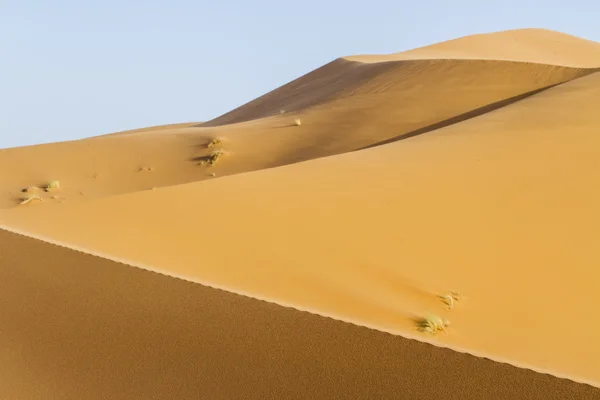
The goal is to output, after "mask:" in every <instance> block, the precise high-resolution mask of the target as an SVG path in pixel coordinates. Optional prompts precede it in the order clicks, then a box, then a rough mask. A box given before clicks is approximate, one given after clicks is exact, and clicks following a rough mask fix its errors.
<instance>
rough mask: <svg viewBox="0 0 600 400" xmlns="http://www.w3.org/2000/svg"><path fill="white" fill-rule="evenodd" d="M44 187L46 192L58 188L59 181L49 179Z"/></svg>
mask: <svg viewBox="0 0 600 400" xmlns="http://www.w3.org/2000/svg"><path fill="white" fill-rule="evenodd" d="M44 189H45V190H46V192H49V191H51V190H55V189H60V181H50V182H48V183H47V184H46V187H45V188H44Z"/></svg>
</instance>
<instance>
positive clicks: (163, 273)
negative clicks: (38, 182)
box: [0, 224, 600, 389]
mask: <svg viewBox="0 0 600 400" xmlns="http://www.w3.org/2000/svg"><path fill="white" fill-rule="evenodd" d="M0 230H3V231H6V232H10V233H13V234H16V235H20V236H23V237H26V238H30V239H34V240H39V241H41V242H44V243H47V244H51V245H54V246H57V247H59V248H64V249H68V250H72V251H76V252H79V253H81V254H85V255H89V256H93V257H97V258H101V259H105V260H108V261H112V262H115V263H118V264H121V265H123V266H125V267H131V268H136V269H140V270H144V271H148V272H152V273H155V274H158V275H161V276H164V277H168V278H172V279H177V280H182V281H186V282H189V283H193V284H197V285H200V286H205V287H208V288H211V289H215V290H220V291H223V292H227V293H231V294H235V295H239V296H243V297H246V298H250V299H254V300H258V301H262V302H266V303H270V304H275V305H278V306H281V307H284V308H289V309H293V310H296V311H299V312H306V313H309V314H313V315H317V316H320V317H324V318H328V319H331V320H334V321H339V322H344V323H348V324H352V325H354V326H357V327H362V328H367V329H370V330H374V331H378V332H382V333H387V334H390V335H393V336H397V337H402V338H404V339H408V340H414V341H418V342H421V343H427V344H429V345H432V346H435V347H437V348H442V349H449V350H452V351H455V352H457V353H461V354H467V355H471V356H474V357H477V358H480V359H485V360H490V361H493V362H496V363H501V364H506V365H510V366H513V367H516V368H519V369H524V370H529V371H532V372H535V373H539V374H545V375H550V376H552V377H556V378H559V379H565V380H569V381H572V382H575V383H578V384H585V385H588V386H591V387H594V388H599V389H600V382H596V381H593V380H589V379H584V378H580V377H576V376H572V375H567V374H561V373H559V372H556V371H553V370H550V369H543V368H538V367H536V366H533V365H528V364H525V363H519V362H514V361H513V360H509V359H505V358H501V357H497V356H490V355H488V354H485V353H481V352H476V351H472V350H469V349H466V348H460V347H457V346H446V345H443V346H442V345H439V344H438V343H436V342H435V341H433V340H427V336H426V335H408V334H406V332H398V331H393V330H386V329H382V328H381V327H379V326H375V325H372V324H368V323H365V322H362V321H357V320H352V319H348V318H344V317H341V316H337V315H330V314H327V313H323V312H321V311H319V310H315V309H309V308H303V307H300V306H298V305H296V304H291V303H286V302H282V301H280V300H278V299H273V298H268V297H262V296H259V295H257V294H255V293H249V292H243V291H239V290H232V289H230V288H227V287H222V286H219V285H214V284H213V283H211V282H206V281H200V280H198V279H196V278H191V277H189V276H184V275H178V274H173V273H172V272H170V271H166V270H161V269H157V268H154V267H152V266H148V265H143V264H140V263H137V262H133V261H131V260H126V259H122V258H118V257H113V256H111V255H110V254H102V253H98V252H94V251H91V250H89V249H86V248H82V247H79V246H73V245H70V244H67V243H63V242H60V241H56V240H53V239H52V238H49V237H45V236H43V235H36V234H32V233H30V232H26V231H23V230H19V229H15V228H12V227H10V226H6V225H2V224H0Z"/></svg>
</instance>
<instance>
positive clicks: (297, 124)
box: [294, 118, 302, 126]
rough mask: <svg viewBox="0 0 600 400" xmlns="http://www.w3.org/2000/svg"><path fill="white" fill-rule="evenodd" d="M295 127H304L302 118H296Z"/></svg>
mask: <svg viewBox="0 0 600 400" xmlns="http://www.w3.org/2000/svg"><path fill="white" fill-rule="evenodd" d="M294 125H296V126H300V125H302V120H301V119H300V118H296V119H295V120H294Z"/></svg>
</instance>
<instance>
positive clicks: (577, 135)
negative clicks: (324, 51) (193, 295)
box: [0, 74, 600, 384]
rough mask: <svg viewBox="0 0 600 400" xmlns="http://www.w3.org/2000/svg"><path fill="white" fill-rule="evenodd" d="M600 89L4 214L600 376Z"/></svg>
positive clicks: (352, 317)
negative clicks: (380, 141) (367, 142)
mask: <svg viewBox="0 0 600 400" xmlns="http://www.w3.org/2000/svg"><path fill="white" fill-rule="evenodd" d="M599 102H600V74H593V75H590V76H587V77H584V78H581V79H578V80H575V81H573V82H569V83H566V84H564V85H561V86H558V87H555V88H552V89H549V90H547V91H545V92H543V93H540V94H538V95H535V96H532V97H530V98H528V99H525V100H523V101H521V102H518V103H515V104H513V105H509V106H506V107H504V108H502V109H499V110H496V111H493V112H490V113H488V114H485V115H482V116H480V117H476V118H472V119H470V120H468V121H464V122H461V123H459V124H455V125H452V126H449V127H446V128H443V129H439V130H437V131H433V132H429V133H427V134H424V135H420V136H417V137H413V138H411V139H408V140H403V141H399V142H395V143H390V144H386V145H383V146H379V147H375V148H372V149H368V150H363V151H358V152H352V153H348V154H343V155H337V156H334V157H326V158H322V159H318V160H312V161H309V162H304V163H298V164H294V165H289V166H285V167H281V168H273V169H268V170H263V171H258V172H253V173H247V174H240V175H235V176H230V177H227V178H224V179H218V180H214V181H210V182H202V183H193V184H188V185H181V186H175V187H171V188H163V189H160V190H156V191H154V192H144V193H135V194H128V195H123V196H114V197H110V198H104V199H97V200H94V201H90V202H86V203H73V204H67V203H65V204H42V205H39V206H37V205H32V206H31V207H28V206H26V207H19V208H14V209H11V210H3V211H2V212H0V220H1V221H3V222H4V223H5V224H7V225H9V226H12V227H15V228H18V229H21V230H24V231H29V232H34V233H35V234H37V235H41V236H45V237H49V238H52V239H54V240H57V241H62V242H65V243H69V244H71V245H74V246H79V247H81V248H86V249H89V250H92V251H95V252H98V253H103V254H109V255H111V256H112V257H117V258H121V259H127V260H131V262H134V263H139V264H140V265H147V266H149V267H150V268H155V269H158V270H162V271H164V272H166V273H169V274H173V275H176V276H185V277H188V278H190V279H191V280H196V281H200V282H209V283H210V284H213V285H216V286H219V287H225V288H229V289H231V290H234V291H238V292H244V293H249V294H251V295H253V296H256V297H259V298H264V299H269V300H272V301H276V302H279V303H282V304H292V305H294V306H296V307H298V308H302V309H307V310H312V311H314V312H318V313H322V314H326V315H332V316H335V317H336V318H338V319H343V320H348V321H354V322H356V323H358V324H362V325H365V326H371V327H377V328H379V329H382V330H387V331H391V332H395V333H399V334H402V335H405V336H407V337H417V338H419V339H420V340H427V341H433V342H435V343H438V344H442V345H444V346H450V347H453V348H455V349H464V350H468V351H469V352H473V353H476V354H485V355H488V356H490V357H491V358H494V359H500V360H508V361H510V362H511V363H514V364H520V365H528V366H531V367H532V368H536V369H539V370H549V371H552V373H554V374H557V375H564V376H570V377H572V378H573V379H575V380H581V381H588V382H592V383H595V384H598V382H600V371H599V370H598V362H597V360H598V359H600V347H598V346H597V338H598V337H599V336H600V323H599V322H598V319H596V318H593V317H592V316H593V315H595V310H596V306H597V304H599V303H600V270H599V269H598V268H597V265H598V263H599V262H600V250H599V248H598V246H597V240H598V238H599V237H600V228H599V227H600V190H599V189H598V185H596V184H595V183H594V182H596V181H597V171H598V170H599V160H600V135H598V131H599V127H600V114H598V112H597V104H598V103H599ZM116 227H118V229H117V228H116ZM174 238H176V240H174ZM447 290H455V291H458V292H461V293H463V294H464V295H465V300H464V301H462V302H461V303H460V304H459V305H458V306H457V308H456V309H455V310H453V311H450V312H449V311H445V310H444V309H443V306H442V304H441V303H440V302H439V300H438V299H437V298H436V294H440V293H443V292H444V291H447ZM430 312H435V313H439V314H441V315H442V316H444V317H448V318H450V319H451V321H452V329H451V332H450V333H449V334H448V335H442V336H438V337H434V338H431V339H430V338H428V337H426V336H423V335H421V334H418V333H417V332H415V330H414V327H413V325H412V320H411V318H412V317H414V316H415V315H417V316H419V315H425V314H426V313H430ZM582 325H583V326H582Z"/></svg>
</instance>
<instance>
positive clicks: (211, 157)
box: [207, 149, 225, 166]
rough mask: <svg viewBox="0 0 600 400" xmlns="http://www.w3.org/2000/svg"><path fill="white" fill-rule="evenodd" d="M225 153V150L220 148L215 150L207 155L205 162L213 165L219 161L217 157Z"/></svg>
mask: <svg viewBox="0 0 600 400" xmlns="http://www.w3.org/2000/svg"><path fill="white" fill-rule="evenodd" d="M223 154H225V152H224V151H223V150H221V149H219V150H215V151H213V152H212V153H210V155H209V156H208V159H207V163H208V165H210V166H213V165H215V164H216V163H217V161H219V159H220V158H221V157H222V156H223Z"/></svg>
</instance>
